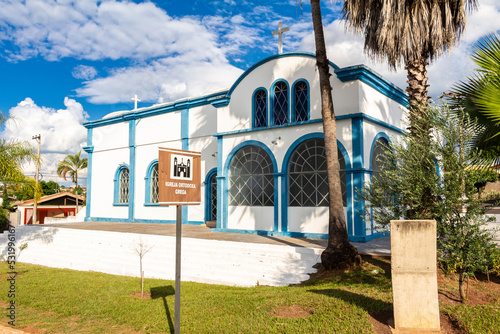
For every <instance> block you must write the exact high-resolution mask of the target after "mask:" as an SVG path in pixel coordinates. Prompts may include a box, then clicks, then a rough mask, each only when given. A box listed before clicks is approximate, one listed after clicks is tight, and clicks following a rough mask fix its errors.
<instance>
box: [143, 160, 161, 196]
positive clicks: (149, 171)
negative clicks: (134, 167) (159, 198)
mask: <svg viewBox="0 0 500 334" xmlns="http://www.w3.org/2000/svg"><path fill="white" fill-rule="evenodd" d="M156 165H158V159H154V160H153V161H151V162H150V163H149V165H148V167H147V168H146V176H145V177H144V183H145V195H146V196H145V198H144V206H160V205H159V204H158V203H151V176H152V174H153V169H154V167H155V166H156Z"/></svg>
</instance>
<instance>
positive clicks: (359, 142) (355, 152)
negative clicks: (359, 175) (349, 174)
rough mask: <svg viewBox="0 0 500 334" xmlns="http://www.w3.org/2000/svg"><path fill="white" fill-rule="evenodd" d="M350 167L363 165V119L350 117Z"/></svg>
mask: <svg viewBox="0 0 500 334" xmlns="http://www.w3.org/2000/svg"><path fill="white" fill-rule="evenodd" d="M351 126H352V156H353V158H352V168H353V169H357V168H363V167H364V149H363V119H362V118H358V117H356V118H352V119H351Z"/></svg>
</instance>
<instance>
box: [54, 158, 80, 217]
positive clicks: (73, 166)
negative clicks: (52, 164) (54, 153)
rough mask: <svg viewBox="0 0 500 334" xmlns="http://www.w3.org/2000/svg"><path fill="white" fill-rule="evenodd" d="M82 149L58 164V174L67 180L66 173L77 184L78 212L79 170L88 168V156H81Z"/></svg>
mask: <svg viewBox="0 0 500 334" xmlns="http://www.w3.org/2000/svg"><path fill="white" fill-rule="evenodd" d="M81 153H82V151H80V152H78V153H77V154H74V155H71V154H68V155H67V156H66V158H64V160H62V161H59V163H58V164H57V175H59V176H60V177H62V178H63V179H64V180H66V175H69V177H71V181H73V182H74V183H75V184H76V211H77V212H78V171H79V170H82V169H85V168H87V158H83V159H81V158H80V154H81Z"/></svg>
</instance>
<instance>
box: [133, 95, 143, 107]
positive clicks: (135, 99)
mask: <svg viewBox="0 0 500 334" xmlns="http://www.w3.org/2000/svg"><path fill="white" fill-rule="evenodd" d="M131 100H132V101H134V110H135V109H137V102H140V101H141V99H140V98H138V97H137V94H135V97H133V98H131Z"/></svg>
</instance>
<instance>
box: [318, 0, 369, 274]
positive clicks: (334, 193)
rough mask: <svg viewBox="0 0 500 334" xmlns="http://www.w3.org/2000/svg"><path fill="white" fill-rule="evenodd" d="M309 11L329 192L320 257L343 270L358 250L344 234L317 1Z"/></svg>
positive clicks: (355, 258) (355, 259) (334, 131)
mask: <svg viewBox="0 0 500 334" xmlns="http://www.w3.org/2000/svg"><path fill="white" fill-rule="evenodd" d="M311 12H312V19H313V28H314V40H315V43H316V66H317V67H318V73H319V85H320V90H321V115H322V118H323V132H324V135H325V156H326V164H327V176H328V190H329V200H330V203H329V218H328V245H327V247H326V249H325V250H324V251H323V253H322V254H321V263H322V264H323V266H324V267H325V268H326V269H334V268H339V269H340V268H346V267H349V266H351V265H353V264H355V263H357V262H359V261H360V259H361V258H360V256H359V255H358V250H357V249H356V248H355V247H354V246H352V245H351V243H350V242H349V237H348V234H347V227H346V221H345V217H344V205H343V203H342V189H341V183H340V169H339V160H338V151H337V129H336V123H335V112H334V108H333V98H332V86H331V84H330V76H331V74H330V66H329V62H328V58H327V56H326V46H325V37H324V34H323V23H322V19H321V7H320V0H311Z"/></svg>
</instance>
